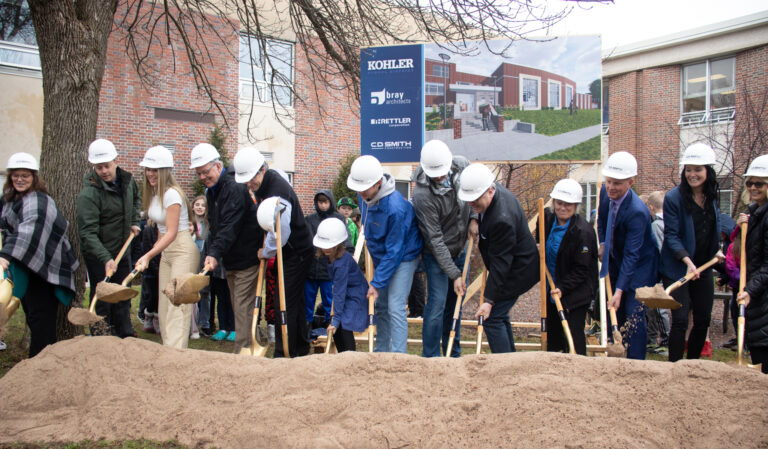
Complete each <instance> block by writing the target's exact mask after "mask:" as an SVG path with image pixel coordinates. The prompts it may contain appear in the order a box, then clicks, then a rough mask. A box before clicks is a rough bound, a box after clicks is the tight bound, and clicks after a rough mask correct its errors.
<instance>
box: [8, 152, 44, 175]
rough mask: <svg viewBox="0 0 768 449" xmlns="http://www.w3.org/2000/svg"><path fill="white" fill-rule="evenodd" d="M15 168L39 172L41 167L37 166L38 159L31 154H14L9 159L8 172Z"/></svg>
mask: <svg viewBox="0 0 768 449" xmlns="http://www.w3.org/2000/svg"><path fill="white" fill-rule="evenodd" d="M15 168H26V169H27V170H32V171H38V170H40V166H39V165H38V164H37V159H35V157H34V156H32V155H31V154H29V153H13V154H12V155H11V157H9V158H8V165H7V166H6V169H7V170H12V169H15Z"/></svg>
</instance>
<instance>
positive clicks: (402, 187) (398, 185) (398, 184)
mask: <svg viewBox="0 0 768 449" xmlns="http://www.w3.org/2000/svg"><path fill="white" fill-rule="evenodd" d="M395 190H397V191H398V192H400V194H401V195H403V198H405V199H406V200H407V199H409V198H410V191H411V183H410V182H408V181H395Z"/></svg>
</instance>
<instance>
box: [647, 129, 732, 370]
mask: <svg viewBox="0 0 768 449" xmlns="http://www.w3.org/2000/svg"><path fill="white" fill-rule="evenodd" d="M714 164H715V152H714V151H713V150H712V148H710V147H709V146H707V145H705V144H700V143H697V144H693V145H691V146H689V147H688V148H687V149H686V150H685V152H684V153H683V159H682V165H683V170H682V173H681V174H680V185H678V186H677V187H675V188H674V189H672V190H670V191H669V192H668V193H667V194H666V195H665V196H664V243H663V244H662V246H661V260H660V263H659V271H660V273H661V280H662V283H663V284H664V287H667V286H669V285H670V284H672V283H674V282H675V281H676V280H678V279H680V278H682V277H683V276H685V275H686V273H693V274H694V275H693V279H692V280H691V281H689V282H688V283H687V284H685V285H683V286H682V287H680V288H678V289H677V290H674V291H673V292H672V297H673V298H674V299H675V300H676V301H677V302H679V303H680V304H682V307H680V308H679V309H677V310H673V311H672V324H671V330H670V333H669V360H670V361H671V362H676V361H678V360H680V359H682V358H683V352H685V333H686V331H687V330H688V312H689V311H690V312H692V313H693V329H692V330H691V334H690V336H689V337H688V355H687V358H689V359H698V358H699V357H700V356H701V350H702V349H703V347H704V342H705V341H706V339H707V331H708V330H709V322H710V318H711V316H712V302H713V300H714V293H715V290H714V281H713V277H712V276H713V274H712V268H708V269H706V270H703V271H702V270H699V268H698V267H700V266H701V265H703V264H705V263H706V262H708V261H709V260H710V259H712V258H713V257H715V256H717V257H718V258H719V259H720V261H722V260H724V259H725V257H724V256H723V253H722V251H720V209H719V207H718V190H719V187H718V184H717V174H716V173H715V170H714V168H712V166H713V165H714Z"/></svg>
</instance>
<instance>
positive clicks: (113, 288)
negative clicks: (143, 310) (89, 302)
mask: <svg viewBox="0 0 768 449" xmlns="http://www.w3.org/2000/svg"><path fill="white" fill-rule="evenodd" d="M138 294H139V292H137V291H136V290H134V289H132V288H130V287H125V286H123V285H120V284H114V283H112V282H103V281H102V282H99V283H98V284H96V295H97V296H98V298H99V301H104V302H108V303H110V304H117V303H119V302H122V301H127V300H129V299H132V298H133V297H135V296H136V295H138Z"/></svg>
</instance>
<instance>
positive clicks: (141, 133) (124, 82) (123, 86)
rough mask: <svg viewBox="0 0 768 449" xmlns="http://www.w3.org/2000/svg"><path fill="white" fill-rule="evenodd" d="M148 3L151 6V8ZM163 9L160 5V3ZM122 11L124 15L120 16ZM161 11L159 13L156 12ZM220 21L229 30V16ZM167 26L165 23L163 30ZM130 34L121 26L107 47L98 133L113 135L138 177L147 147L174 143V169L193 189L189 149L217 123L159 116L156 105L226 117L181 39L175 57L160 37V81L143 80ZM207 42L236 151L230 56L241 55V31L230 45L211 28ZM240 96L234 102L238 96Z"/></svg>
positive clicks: (234, 75)
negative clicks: (198, 79) (128, 46)
mask: <svg viewBox="0 0 768 449" xmlns="http://www.w3.org/2000/svg"><path fill="white" fill-rule="evenodd" d="M150 7H152V6H150V5H149V4H146V3H145V8H150ZM158 8H160V6H158ZM119 14H121V13H119V12H118V16H119ZM155 14H157V12H156V13H155ZM210 19H211V20H213V21H217V24H218V25H219V26H220V33H221V34H222V35H226V33H228V32H229V30H230V28H229V26H228V25H226V24H225V23H224V22H223V21H221V20H220V19H216V18H210ZM162 28H164V25H162V22H161V24H160V26H159V28H158V29H162ZM125 37H126V34H125V33H124V32H123V30H121V29H120V28H119V27H115V29H113V31H112V34H111V35H110V37H109V42H108V47H107V66H106V69H105V72H104V79H103V81H102V85H101V97H100V104H99V118H98V129H97V137H101V138H106V139H109V140H111V141H112V142H113V143H114V144H115V146H116V147H117V151H118V153H119V157H118V163H119V165H120V166H121V167H122V168H124V169H126V170H128V171H130V172H132V173H133V174H134V176H135V177H136V179H137V181H139V182H140V181H141V180H143V175H142V170H140V167H139V166H138V164H139V162H140V161H141V159H142V157H143V156H144V152H145V151H146V150H147V149H148V148H150V147H152V146H154V145H158V144H172V145H173V146H174V170H173V174H174V176H175V177H176V179H177V180H178V181H179V183H181V184H182V186H184V187H185V189H186V190H187V192H188V193H190V192H191V190H190V188H189V186H190V185H191V184H192V182H194V180H195V177H194V171H193V170H190V169H189V153H190V151H191V150H192V148H193V147H194V146H195V145H196V144H198V143H200V142H206V141H207V139H208V136H209V134H210V132H211V129H212V128H213V125H212V124H207V123H194V122H189V121H175V120H160V119H155V118H154V108H167V109H175V110H181V111H189V112H197V113H211V114H215V115H216V122H218V123H220V124H223V123H224V120H223V119H222V116H221V115H220V114H219V112H218V110H217V109H216V108H215V107H214V106H213V105H212V104H211V101H210V100H209V99H208V98H207V97H206V96H205V95H204V94H203V93H200V92H198V90H197V88H196V86H195V82H194V78H193V77H192V74H191V73H190V72H189V64H188V62H187V58H186V54H185V52H184V49H183V46H182V44H181V42H180V41H179V40H178V39H174V40H172V44H173V49H174V52H175V56H176V58H177V60H176V64H175V70H174V62H173V60H172V58H171V51H170V48H169V47H168V46H167V45H165V44H163V43H162V42H165V41H164V40H162V39H156V40H155V41H154V42H153V43H152V46H151V47H150V52H149V58H148V61H147V63H148V65H149V66H151V67H154V68H155V69H156V71H154V72H153V74H154V84H153V85H152V86H146V85H142V83H141V80H140V78H139V76H138V75H137V73H136V70H135V68H134V67H133V64H132V63H131V61H130V60H129V58H128V55H127V53H126V50H125V40H124V39H125ZM208 37H209V39H207V41H206V43H207V45H208V49H209V51H210V54H211V55H212V57H213V58H215V60H214V61H213V66H212V67H206V73H207V75H208V77H209V79H210V81H211V82H212V83H213V85H214V88H215V89H216V90H217V91H218V92H220V93H221V95H222V97H221V98H220V101H221V102H222V104H223V106H224V111H225V113H226V114H227V120H228V122H229V126H230V129H224V132H225V133H226V134H227V141H226V147H227V150H228V152H229V155H230V156H233V155H234V153H235V150H236V148H237V125H238V123H237V98H238V82H239V81H238V70H239V69H238V64H237V62H236V61H235V60H234V59H233V58H231V57H230V53H233V54H237V53H238V46H239V41H238V37H237V35H231V36H229V39H227V47H229V48H227V47H225V46H224V45H223V44H222V43H221V41H220V40H219V39H218V38H216V37H215V35H214V33H213V32H209V33H208ZM233 99H234V101H233Z"/></svg>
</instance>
